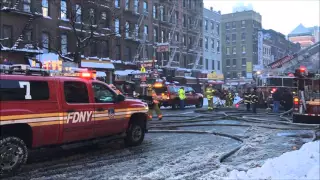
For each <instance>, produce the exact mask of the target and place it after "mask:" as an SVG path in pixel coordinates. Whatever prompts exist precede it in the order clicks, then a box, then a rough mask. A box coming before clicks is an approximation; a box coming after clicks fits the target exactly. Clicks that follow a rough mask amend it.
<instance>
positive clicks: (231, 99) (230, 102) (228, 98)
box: [226, 91, 234, 107]
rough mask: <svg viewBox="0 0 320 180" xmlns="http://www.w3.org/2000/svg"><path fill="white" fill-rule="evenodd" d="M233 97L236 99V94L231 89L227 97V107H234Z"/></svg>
mask: <svg viewBox="0 0 320 180" xmlns="http://www.w3.org/2000/svg"><path fill="white" fill-rule="evenodd" d="M233 99H234V95H233V94H232V92H231V91H229V93H228V95H227V99H226V106H227V107H232V105H233Z"/></svg>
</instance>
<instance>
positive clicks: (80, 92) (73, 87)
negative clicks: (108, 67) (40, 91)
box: [64, 81, 89, 103]
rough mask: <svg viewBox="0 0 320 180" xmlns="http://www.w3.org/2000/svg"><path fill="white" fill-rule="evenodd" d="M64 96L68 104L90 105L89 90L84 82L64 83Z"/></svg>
mask: <svg viewBox="0 0 320 180" xmlns="http://www.w3.org/2000/svg"><path fill="white" fill-rule="evenodd" d="M64 96H65V100H66V102H67V103H89V95H88V89H87V85H86V84H85V83H84V82H79V81H67V82H64Z"/></svg>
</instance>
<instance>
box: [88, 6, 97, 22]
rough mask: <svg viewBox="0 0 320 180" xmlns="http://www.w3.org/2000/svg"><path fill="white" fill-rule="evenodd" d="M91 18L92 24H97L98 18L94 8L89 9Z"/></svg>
mask: <svg viewBox="0 0 320 180" xmlns="http://www.w3.org/2000/svg"><path fill="white" fill-rule="evenodd" d="M89 17H90V23H91V24H96V17H95V11H94V9H93V8H90V9H89Z"/></svg>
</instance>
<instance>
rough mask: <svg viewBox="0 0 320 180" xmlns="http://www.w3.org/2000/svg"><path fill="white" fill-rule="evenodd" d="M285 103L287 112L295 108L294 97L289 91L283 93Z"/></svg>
mask: <svg viewBox="0 0 320 180" xmlns="http://www.w3.org/2000/svg"><path fill="white" fill-rule="evenodd" d="M282 99H283V101H284V109H285V111H289V110H290V109H291V108H292V107H293V96H292V94H291V92H290V91H289V90H288V89H285V90H284V92H283V98H282Z"/></svg>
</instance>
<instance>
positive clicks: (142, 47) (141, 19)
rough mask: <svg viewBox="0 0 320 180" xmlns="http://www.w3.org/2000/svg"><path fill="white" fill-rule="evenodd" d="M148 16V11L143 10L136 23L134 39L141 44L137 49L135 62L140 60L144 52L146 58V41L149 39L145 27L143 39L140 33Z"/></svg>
mask: <svg viewBox="0 0 320 180" xmlns="http://www.w3.org/2000/svg"><path fill="white" fill-rule="evenodd" d="M146 16H148V13H147V12H145V11H144V10H143V12H142V13H141V14H140V15H139V19H138V23H137V24H136V27H135V29H134V33H133V39H134V40H137V41H139V46H138V49H137V54H136V55H135V56H134V57H133V62H138V61H139V59H140V54H141V52H142V54H143V57H142V58H145V54H144V53H145V48H146V45H147V43H146V41H147V37H146V36H147V34H145V32H144V29H143V33H142V39H140V36H139V35H140V34H139V30H140V28H141V27H142V24H143V22H144V20H145V19H146Z"/></svg>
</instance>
